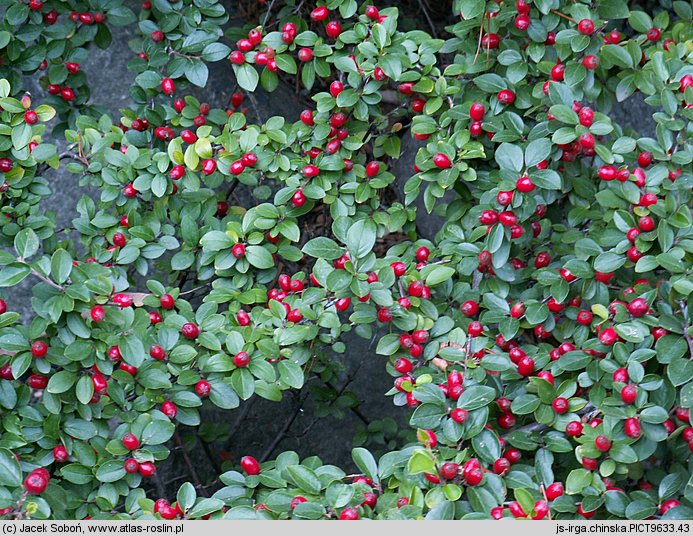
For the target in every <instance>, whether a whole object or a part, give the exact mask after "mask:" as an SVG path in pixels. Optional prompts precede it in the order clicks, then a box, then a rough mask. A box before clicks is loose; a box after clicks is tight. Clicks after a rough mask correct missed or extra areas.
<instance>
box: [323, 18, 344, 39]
mask: <svg viewBox="0 0 693 536" xmlns="http://www.w3.org/2000/svg"><path fill="white" fill-rule="evenodd" d="M325 33H326V34H327V36H328V37H331V38H332V39H336V38H338V37H339V34H341V33H342V25H341V24H339V22H337V21H331V22H328V23H327V26H325Z"/></svg>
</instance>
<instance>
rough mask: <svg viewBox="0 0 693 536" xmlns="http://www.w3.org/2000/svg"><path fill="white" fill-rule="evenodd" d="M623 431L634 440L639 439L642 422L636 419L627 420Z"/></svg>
mask: <svg viewBox="0 0 693 536" xmlns="http://www.w3.org/2000/svg"><path fill="white" fill-rule="evenodd" d="M623 431H624V433H625V434H626V435H627V436H628V437H631V438H633V439H637V438H639V437H640V434H641V428H640V422H639V421H638V419H636V418H635V417H630V418H628V419H626V422H625V423H624V424H623Z"/></svg>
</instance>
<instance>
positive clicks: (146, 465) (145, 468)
mask: <svg viewBox="0 0 693 536" xmlns="http://www.w3.org/2000/svg"><path fill="white" fill-rule="evenodd" d="M138 471H139V473H140V474H141V475H142V476H143V477H145V478H149V477H151V476H154V473H156V467H155V466H154V464H153V463H152V462H142V463H141V464H140V466H139V468H138Z"/></svg>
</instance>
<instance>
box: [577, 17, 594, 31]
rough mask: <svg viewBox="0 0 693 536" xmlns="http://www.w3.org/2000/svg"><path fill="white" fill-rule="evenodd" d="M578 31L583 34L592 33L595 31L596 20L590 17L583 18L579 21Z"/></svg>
mask: <svg viewBox="0 0 693 536" xmlns="http://www.w3.org/2000/svg"><path fill="white" fill-rule="evenodd" d="M578 32H580V33H581V34H582V35H592V34H593V33H594V22H592V20H590V19H582V20H581V21H580V22H578Z"/></svg>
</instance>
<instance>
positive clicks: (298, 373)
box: [277, 359, 305, 389]
mask: <svg viewBox="0 0 693 536" xmlns="http://www.w3.org/2000/svg"><path fill="white" fill-rule="evenodd" d="M277 370H278V371H279V377H280V378H281V380H282V381H283V382H284V383H285V384H287V385H288V386H289V387H293V388H294V389H300V388H301V387H303V383H304V381H305V379H304V375H303V370H302V369H301V367H300V366H298V365H297V364H296V363H294V362H293V361H291V360H290V359H283V360H281V361H280V362H279V364H278V365H277Z"/></svg>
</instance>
